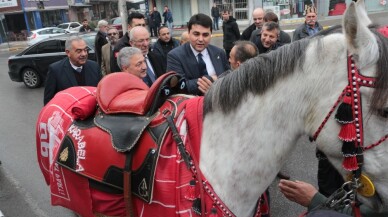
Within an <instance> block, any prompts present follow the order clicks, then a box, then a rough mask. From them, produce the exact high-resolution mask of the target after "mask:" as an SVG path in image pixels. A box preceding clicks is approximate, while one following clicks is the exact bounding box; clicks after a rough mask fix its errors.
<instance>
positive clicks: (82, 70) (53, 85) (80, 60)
mask: <svg viewBox="0 0 388 217" xmlns="http://www.w3.org/2000/svg"><path fill="white" fill-rule="evenodd" d="M65 50H66V54H67V57H66V58H64V59H63V60H60V61H58V62H55V63H52V64H51V65H50V66H49V69H48V73H47V78H46V84H45V89H44V99H43V101H44V105H46V104H47V103H48V102H49V101H50V100H51V99H52V98H53V97H54V95H55V94H56V93H58V92H59V91H61V90H64V89H67V88H69V87H74V86H94V87H96V86H97V84H98V82H99V81H100V80H101V69H100V66H99V65H98V64H97V63H96V62H94V61H91V60H88V47H87V45H86V42H85V41H84V40H83V39H82V38H81V37H79V36H71V37H70V38H68V39H67V40H66V43H65Z"/></svg>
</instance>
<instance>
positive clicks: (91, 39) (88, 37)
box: [82, 35, 96, 49]
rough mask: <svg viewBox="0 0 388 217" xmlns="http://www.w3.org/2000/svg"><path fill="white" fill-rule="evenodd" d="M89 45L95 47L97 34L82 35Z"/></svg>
mask: <svg viewBox="0 0 388 217" xmlns="http://www.w3.org/2000/svg"><path fill="white" fill-rule="evenodd" d="M82 38H83V39H84V40H85V41H86V43H87V44H88V46H89V47H91V48H93V49H94V39H95V38H96V35H84V36H83V37H82Z"/></svg>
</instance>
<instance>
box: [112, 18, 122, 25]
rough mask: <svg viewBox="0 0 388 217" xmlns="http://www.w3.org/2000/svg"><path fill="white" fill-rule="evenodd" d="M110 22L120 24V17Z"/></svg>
mask: <svg viewBox="0 0 388 217" xmlns="http://www.w3.org/2000/svg"><path fill="white" fill-rule="evenodd" d="M112 24H121V17H117V18H116V19H114V20H113V22H112Z"/></svg>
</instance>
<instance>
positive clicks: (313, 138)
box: [310, 87, 347, 142]
mask: <svg viewBox="0 0 388 217" xmlns="http://www.w3.org/2000/svg"><path fill="white" fill-rule="evenodd" d="M346 90H347V87H345V89H344V90H343V91H342V93H341V95H340V96H339V97H338V99H337V101H336V102H335V103H334V105H333V106H332V107H331V109H330V111H329V113H328V114H327V115H326V117H325V119H324V120H323V121H322V123H321V125H320V126H319V127H318V129H317V131H315V133H314V135H313V136H312V137H310V142H314V141H315V140H316V139H317V138H318V136H319V134H320V133H321V131H322V129H323V127H324V126H325V125H326V123H327V121H328V120H329V118H330V116H331V115H332V114H333V112H334V110H335V108H337V106H338V105H339V104H340V102H341V101H342V99H343V98H344V96H345V94H346Z"/></svg>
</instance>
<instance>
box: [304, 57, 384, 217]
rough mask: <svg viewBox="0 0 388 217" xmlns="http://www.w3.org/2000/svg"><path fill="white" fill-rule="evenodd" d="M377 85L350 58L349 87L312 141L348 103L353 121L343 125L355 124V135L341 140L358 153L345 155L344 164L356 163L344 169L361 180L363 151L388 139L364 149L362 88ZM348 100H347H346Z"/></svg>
mask: <svg viewBox="0 0 388 217" xmlns="http://www.w3.org/2000/svg"><path fill="white" fill-rule="evenodd" d="M375 84H376V79H375V78H371V77H366V76H363V75H361V74H360V73H359V71H358V69H357V67H356V65H355V63H354V60H353V57H352V56H349V57H348V85H347V86H346V87H345V89H344V90H343V91H342V93H341V94H340V96H339V97H338V99H337V101H336V102H335V103H334V105H333V107H332V108H331V109H330V111H329V113H328V114H327V115H326V117H325V119H324V120H323V122H322V123H321V125H320V126H319V127H318V129H317V131H316V132H315V133H314V135H313V137H312V138H311V139H310V140H311V141H315V140H316V139H317V137H318V135H319V133H320V132H321V131H322V129H323V127H324V126H325V124H326V123H327V121H328V119H329V118H330V116H331V115H332V113H333V112H334V110H336V108H337V106H338V105H339V103H340V102H345V101H346V103H348V104H349V105H350V106H351V111H352V117H353V118H352V121H351V122H344V123H343V124H344V125H345V124H352V125H353V124H354V127H355V135H354V137H351V136H350V137H351V138H343V137H341V134H340V136H339V137H340V139H341V140H342V141H346V142H349V141H352V142H354V147H356V149H357V152H354V153H353V154H350V155H346V154H345V153H344V159H345V160H344V162H345V161H346V158H352V157H353V159H354V162H352V164H351V166H347V167H346V166H345V163H344V165H343V166H344V168H345V169H347V170H349V171H353V175H354V177H355V178H357V179H358V178H360V176H361V170H362V164H363V151H365V150H368V149H371V148H373V147H375V146H378V145H379V144H381V143H382V142H383V141H385V140H386V139H387V138H388V134H387V135H384V136H383V137H382V138H381V139H380V140H378V141H377V142H375V143H373V144H371V145H369V146H367V147H364V129H363V118H362V104H361V94H360V87H362V86H364V87H371V88H374V87H375ZM345 98H346V99H345ZM348 139H349V140H348ZM356 204H358V203H357V201H356V199H355V201H353V203H352V207H353V212H354V215H355V216H356V217H360V216H361V212H360V208H359V205H356Z"/></svg>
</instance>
